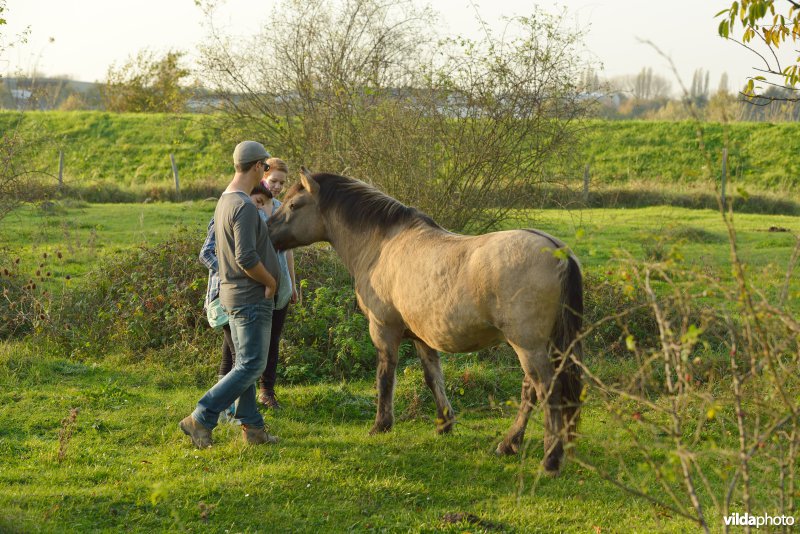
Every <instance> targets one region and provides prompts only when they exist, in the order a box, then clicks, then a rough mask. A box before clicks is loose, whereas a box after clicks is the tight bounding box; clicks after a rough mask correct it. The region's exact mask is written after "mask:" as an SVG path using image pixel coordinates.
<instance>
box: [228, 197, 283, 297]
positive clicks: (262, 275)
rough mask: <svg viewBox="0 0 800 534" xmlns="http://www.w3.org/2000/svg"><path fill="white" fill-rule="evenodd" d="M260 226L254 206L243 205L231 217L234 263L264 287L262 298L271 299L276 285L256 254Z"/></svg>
mask: <svg viewBox="0 0 800 534" xmlns="http://www.w3.org/2000/svg"><path fill="white" fill-rule="evenodd" d="M257 224H261V219H260V218H259V215H258V209H257V208H256V207H255V206H254V205H249V204H245V205H244V206H242V209H241V211H240V212H239V213H237V214H236V215H235V216H234V217H233V233H234V243H235V245H234V246H235V248H236V250H235V251H234V253H235V257H236V263H237V264H238V265H239V267H241V269H242V270H243V271H244V272H245V274H246V275H247V276H249V277H250V278H252V279H253V280H255V281H256V282H258V283H260V284H261V285H263V286H264V287H265V290H264V296H265V297H266V298H268V299H269V298H272V297H273V296H275V289H276V288H277V287H278V283H277V282H276V281H275V278H274V277H273V276H272V275H271V274H269V271H267V268H266V267H264V264H263V263H261V258H259V256H258V253H257V252H256V225H257Z"/></svg>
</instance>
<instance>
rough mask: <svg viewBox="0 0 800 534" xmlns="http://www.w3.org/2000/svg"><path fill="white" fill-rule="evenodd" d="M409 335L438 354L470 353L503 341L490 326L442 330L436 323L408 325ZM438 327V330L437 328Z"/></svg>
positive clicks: (499, 333) (500, 335)
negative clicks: (438, 352)
mask: <svg viewBox="0 0 800 534" xmlns="http://www.w3.org/2000/svg"><path fill="white" fill-rule="evenodd" d="M408 326H409V328H408V329H409V330H410V333H411V334H412V335H413V337H416V338H418V339H420V340H421V341H423V342H424V343H425V344H426V345H428V346H429V347H431V348H434V349H436V350H438V351H440V352H450V353H453V352H472V351H476V350H480V349H483V348H486V347H489V346H492V345H496V344H497V343H499V342H500V341H503V339H504V338H503V335H502V333H501V332H500V331H499V330H498V329H497V328H495V327H493V326H490V325H485V326H478V325H473V326H470V327H465V326H457V327H452V328H442V327H441V326H442V325H437V322H436V321H431V322H429V323H428V324H425V325H421V324H417V325H408ZM437 326H439V328H437Z"/></svg>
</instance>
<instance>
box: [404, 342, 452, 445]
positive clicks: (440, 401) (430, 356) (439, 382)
mask: <svg viewBox="0 0 800 534" xmlns="http://www.w3.org/2000/svg"><path fill="white" fill-rule="evenodd" d="M414 346H415V347H417V354H418V355H419V358H420V360H422V369H423V370H424V371H425V383H426V384H428V387H429V388H430V390H431V392H432V393H433V400H434V401H436V432H437V433H439V434H445V433H447V432H450V431H451V430H452V429H453V423H455V420H456V417H455V414H454V413H453V407H452V406H451V405H450V401H449V400H447V393H446V392H445V388H444V375H443V374H442V364H441V362H440V361H439V353H438V352H436V350H435V349H432V348H431V347H429V346H428V345H426V344H425V343H423V342H422V341H415V342H414Z"/></svg>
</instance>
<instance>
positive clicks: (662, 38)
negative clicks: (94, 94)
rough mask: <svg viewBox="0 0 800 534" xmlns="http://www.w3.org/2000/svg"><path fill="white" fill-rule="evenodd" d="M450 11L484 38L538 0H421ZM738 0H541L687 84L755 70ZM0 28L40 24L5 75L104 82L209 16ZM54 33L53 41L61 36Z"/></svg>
mask: <svg viewBox="0 0 800 534" xmlns="http://www.w3.org/2000/svg"><path fill="white" fill-rule="evenodd" d="M414 1H415V2H418V3H419V4H420V5H421V4H423V2H425V3H426V4H428V5H431V6H433V8H434V10H435V11H437V12H439V13H440V19H439V25H440V26H441V27H442V29H443V30H445V31H446V32H448V33H450V34H461V35H465V36H467V37H471V38H476V37H478V36H479V33H480V26H479V24H478V23H477V22H476V20H475V14H476V12H477V13H479V14H480V17H481V19H483V21H484V22H485V23H486V24H488V25H489V26H491V27H493V28H501V27H502V25H503V22H502V19H503V17H509V16H513V15H525V14H530V13H531V12H532V8H533V6H534V5H535V4H537V2H533V1H524V0H491V1H489V0H430V1H426V0H414ZM275 3H276V2H275V1H274V0H228V1H227V2H226V4H225V5H224V6H223V7H222V9H220V10H219V12H218V14H217V18H216V19H215V25H217V26H220V25H221V26H226V27H229V28H236V29H237V30H238V31H241V32H243V33H246V34H252V33H253V32H257V31H258V30H259V28H260V27H262V26H264V25H266V24H267V23H268V22H269V14H270V12H271V11H272V9H273V6H274V4H275ZM726 4H727V5H729V4H730V1H729V0H670V1H668V2H646V1H644V0H594V1H589V0H562V1H560V2H558V3H556V2H538V5H539V6H540V7H541V8H542V9H544V10H545V11H548V12H551V13H560V12H561V9H562V8H565V9H566V10H567V11H566V12H567V15H566V18H565V20H563V23H564V25H565V27H567V28H582V29H584V30H585V31H587V34H586V37H585V40H584V41H585V52H584V54H585V55H586V57H590V58H592V59H594V60H597V61H600V62H601V63H602V64H603V66H604V69H603V71H602V72H601V76H604V77H606V78H610V77H614V76H621V75H635V74H636V73H637V72H639V71H640V70H641V69H642V68H644V67H651V68H652V69H653V71H654V72H655V73H658V74H661V75H662V76H665V77H667V78H668V79H669V80H670V81H671V83H672V86H673V88H674V89H677V87H678V83H677V81H676V79H675V77H674V75H673V74H672V73H671V72H670V68H669V64H668V62H667V61H666V60H665V59H664V58H662V57H661V56H660V55H659V54H658V53H657V52H656V51H655V50H654V49H653V48H652V47H651V46H649V45H646V44H643V43H641V42H640V40H641V39H646V40H649V41H652V42H653V43H654V44H655V45H657V46H658V47H659V49H660V50H661V51H662V52H664V53H665V54H667V55H669V56H670V57H671V58H672V60H673V62H674V63H675V64H676V66H677V68H678V72H679V75H680V76H681V78H682V79H683V82H684V84H686V85H687V86H688V85H690V84H691V80H692V74H693V72H694V71H695V69H699V68H702V69H705V70H707V71H709V73H710V74H709V79H710V84H709V85H710V88H711V90H712V91H713V90H715V89H716V88H717V85H718V83H719V80H720V76H721V75H722V73H723V72H726V73H727V74H728V76H729V79H730V86H731V87H730V88H731V89H734V88H737V87H741V86H742V85H744V82H745V80H746V77H747V76H752V75H754V74H755V73H754V71H753V70H752V68H753V67H754V66H756V65H757V61H756V57H755V56H753V55H752V54H751V53H749V52H748V51H747V50H745V49H744V48H742V47H741V46H738V45H737V44H735V43H733V42H731V41H726V40H724V39H722V38H721V37H719V36H718V35H717V31H716V28H717V25H718V20H716V19H715V18H714V15H715V14H716V13H717V12H719V11H721V10H722V9H724V8H725V7H726ZM5 18H6V19H7V20H8V24H7V25H6V26H5V27H2V26H0V35H2V36H3V39H4V40H5V41H6V42H7V41H9V40H10V39H11V38H13V36H14V35H16V34H18V33H20V32H21V31H23V30H24V29H25V28H30V33H29V36H28V42H27V44H24V45H21V46H17V47H14V48H13V49H10V50H6V51H5V52H1V53H0V75H14V74H16V73H23V74H29V73H31V72H32V71H34V70H35V71H36V72H38V73H40V74H44V75H67V76H69V77H70V78H72V79H76V80H80V81H102V80H104V79H105V75H106V72H107V71H108V67H109V65H111V64H112V63H116V64H121V63H123V62H125V60H126V59H128V58H129V57H132V56H135V54H136V53H137V52H138V51H140V50H142V49H144V48H148V49H150V50H153V51H156V52H165V51H167V50H170V49H180V50H185V51H187V52H188V57H189V58H190V59H191V57H192V56H193V54H194V51H195V48H196V46H197V44H198V43H201V42H202V41H203V39H204V36H205V35H206V29H205V26H204V20H205V16H204V14H203V13H202V11H201V10H200V9H199V8H198V7H197V6H196V5H195V2H194V0H136V2H130V1H125V2H122V1H120V0H6V12H5ZM51 39H52V41H51Z"/></svg>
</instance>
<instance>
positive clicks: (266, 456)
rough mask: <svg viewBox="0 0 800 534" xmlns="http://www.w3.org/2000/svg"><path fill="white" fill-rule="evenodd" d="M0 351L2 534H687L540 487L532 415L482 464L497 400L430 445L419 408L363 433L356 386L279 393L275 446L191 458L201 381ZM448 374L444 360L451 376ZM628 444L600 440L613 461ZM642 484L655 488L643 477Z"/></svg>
mask: <svg viewBox="0 0 800 534" xmlns="http://www.w3.org/2000/svg"><path fill="white" fill-rule="evenodd" d="M0 349H2V350H0V354H2V356H0V360H2V369H3V372H2V374H0V386H2V393H0V400H2V402H3V404H4V405H5V406H6V407H8V408H9V409H6V410H3V411H2V412H0V454H2V457H3V458H4V461H3V462H2V464H0V510H2V511H1V512H0V529H2V530H10V531H23V532H38V531H41V532H58V531H63V530H73V531H87V530H91V531H116V530H118V529H120V528H126V529H129V530H132V531H135V532H151V531H163V530H178V531H212V532H217V531H223V530H230V531H235V532H275V531H285V532H313V531H326V532H327V531H345V530H355V531H384V530H388V531H398V532H407V531H412V532H420V531H421V532H435V531H447V532H463V531H464V530H465V529H467V530H473V529H474V530H477V531H483V530H484V529H483V528H478V527H476V526H472V525H468V524H466V523H461V524H449V523H447V522H446V521H445V520H444V518H445V516H446V514H456V513H468V514H474V515H475V516H477V517H478V518H480V519H481V520H482V521H486V522H487V523H486V524H487V525H489V524H491V525H492V528H487V529H485V530H486V531H497V530H499V531H507V532H554V531H561V532H586V531H587V530H591V529H593V528H594V527H595V526H597V527H600V528H601V529H602V530H603V531H606V532H609V531H611V532H615V531H620V530H631V529H634V530H639V531H645V530H647V531H653V530H658V531H665V532H682V531H685V530H686V529H688V528H690V527H691V524H690V523H689V522H688V521H686V520H684V519H680V518H675V517H671V513H670V512H668V511H666V510H665V509H663V508H661V507H659V506H655V505H652V504H649V503H647V502H645V501H641V500H636V499H632V498H631V497H630V496H629V495H626V494H625V493H623V492H620V491H619V490H617V489H616V488H615V487H614V486H612V485H611V484H610V483H608V482H604V481H602V480H600V479H598V478H597V477H595V476H593V475H592V474H591V473H589V472H586V471H585V470H584V469H582V468H580V467H578V466H576V465H575V464H568V467H567V468H566V470H565V472H564V474H563V476H561V477H560V478H557V479H549V478H540V477H539V476H538V471H537V470H538V461H539V459H540V454H541V453H540V452H539V451H540V445H539V440H540V438H541V421H540V419H541V418H540V414H539V413H535V414H534V417H533V419H532V421H531V424H530V426H529V436H531V439H532V440H534V443H533V444H532V446H531V449H530V452H529V455H528V457H526V458H524V459H520V458H497V457H495V455H494V454H493V452H492V451H493V447H494V446H495V445H496V442H497V441H498V439H499V437H500V434H501V433H502V432H504V431H505V430H506V428H507V427H508V426H509V425H510V423H511V419H512V411H513V407H506V406H504V405H503V404H502V403H501V404H500V405H499V407H496V408H494V409H491V408H489V407H488V406H487V405H486V401H485V400H484V402H483V406H482V407H480V408H474V409H472V410H466V411H464V412H462V413H461V417H462V419H461V421H462V422H463V424H461V425H459V426H458V427H457V429H456V431H455V432H454V433H453V434H452V435H449V436H436V435H435V433H434V430H433V423H432V422H431V421H430V417H431V416H432V414H433V406H432V403H431V401H430V400H428V401H427V402H426V403H425V404H424V405H423V406H422V408H421V409H420V415H419V416H416V417H412V418H406V420H403V421H400V422H398V423H397V424H396V426H395V429H394V430H393V431H392V432H391V433H389V434H386V435H380V436H368V435H367V430H368V429H369V427H370V425H371V419H372V417H373V408H372V406H373V396H374V394H373V388H372V385H371V384H370V383H365V382H354V383H350V384H346V385H330V384H328V385H314V386H295V387H290V388H281V389H280V390H279V394H280V395H281V398H282V400H283V402H284V404H285V405H286V409H285V410H284V411H283V412H280V413H279V414H278V415H272V414H268V415H267V423H268V425H269V427H270V429H271V430H272V431H273V432H275V433H277V434H278V435H279V436H280V438H281V442H280V443H279V444H278V445H277V446H266V447H248V446H245V445H244V444H243V443H242V442H241V439H240V436H239V432H238V431H237V429H236V428H234V427H233V426H230V425H222V426H220V427H219V428H218V429H217V430H215V435H214V439H215V441H216V444H215V446H214V447H213V448H212V449H210V450H206V451H197V450H195V449H193V448H192V447H191V445H190V443H189V441H188V439H187V438H186V437H185V436H184V435H183V434H182V433H181V432H180V431H179V430H178V429H177V421H179V420H180V419H181V418H182V417H183V416H185V415H186V414H187V413H189V412H190V411H191V409H192V408H193V406H194V403H195V402H196V400H197V399H198V398H199V396H200V395H201V394H202V393H203V390H204V388H203V387H198V386H197V385H193V384H187V383H182V380H183V379H184V376H183V375H182V374H181V373H180V371H175V370H173V369H170V368H169V366H159V365H158V364H155V363H153V362H150V363H148V364H147V365H129V364H126V363H125V359H124V358H123V357H119V356H117V355H115V354H113V353H112V354H110V355H109V356H108V357H107V358H106V359H105V360H104V361H102V362H95V363H89V362H76V361H71V360H67V359H64V358H62V357H59V356H57V355H44V356H43V355H42V354H40V353H39V351H38V349H36V348H33V347H29V346H27V345H25V344H17V343H10V344H6V345H5V346H1V347H0ZM454 371H455V366H454V365H452V364H448V365H446V373H447V374H448V375H449V376H450V377H451V378H452V376H453V375H454V374H455V373H454ZM508 373H509V374H510V375H514V374H519V372H518V371H517V372H516V373H514V372H511V371H509V372H508ZM211 374H212V373H209V377H208V378H209V379H210V378H211V376H210V375H211ZM420 375H421V373H420V371H419V369H418V366H417V368H416V369H413V370H412V372H411V373H405V374H404V373H400V378H399V385H398V399H399V400H398V406H397V413H398V414H403V413H404V412H405V411H407V409H408V404H407V403H406V402H405V401H404V399H408V398H411V397H412V396H413V393H414V392H416V391H421V388H424V385H423V383H422V379H421V376H420ZM517 378H518V377H517ZM468 394H469V393H468ZM508 395H509V398H515V397H516V396H517V391H509V392H508ZM500 400H502V399H500ZM342 406H347V408H346V409H343V408H342ZM74 407H77V408H79V410H80V411H79V413H78V416H77V424H76V428H75V432H74V434H73V435H72V437H71V439H70V440H69V441H68V442H67V444H66V448H65V451H66V453H65V455H64V458H63V460H62V461H59V460H58V451H59V430H60V428H61V420H62V419H63V418H65V417H66V416H67V415H68V413H69V410H70V409H71V408H74ZM603 417H604V416H603V414H602V412H601V411H600V410H598V409H597V408H596V407H593V406H592V405H591V404H590V405H589V406H588V408H587V410H586V412H585V417H584V425H583V431H584V433H586V434H587V435H590V436H591V439H586V440H583V441H582V442H581V443H580V444H579V449H578V451H579V452H578V454H581V455H587V456H592V455H596V454H598V453H599V452H600V451H601V445H600V444H601V443H602V442H603V441H604V440H605V441H607V442H611V443H613V442H614V438H615V437H614V435H612V434H613V431H611V430H609V429H608V427H605V428H604V424H603V422H602V420H603ZM628 447H629V446H627V445H625V444H624V443H623V444H617V445H614V446H613V448H614V449H616V452H623V453H626V452H625V449H627V448H628ZM626 454H634V453H632V452H627V453H626ZM651 490H652V491H653V492H657V487H656V485H655V484H652V485H651ZM204 512H205V514H206V516H205V517H204Z"/></svg>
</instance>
